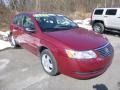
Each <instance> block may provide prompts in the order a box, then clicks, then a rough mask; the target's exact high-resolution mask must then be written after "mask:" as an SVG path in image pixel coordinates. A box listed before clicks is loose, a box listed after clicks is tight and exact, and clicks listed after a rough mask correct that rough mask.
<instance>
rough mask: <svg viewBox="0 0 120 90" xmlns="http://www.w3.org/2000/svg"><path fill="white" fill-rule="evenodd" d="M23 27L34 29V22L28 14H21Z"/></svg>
mask: <svg viewBox="0 0 120 90" xmlns="http://www.w3.org/2000/svg"><path fill="white" fill-rule="evenodd" d="M23 17H24V19H23V27H24V28H29V29H33V30H34V29H35V26H34V23H33V22H32V19H31V18H30V17H28V16H23Z"/></svg>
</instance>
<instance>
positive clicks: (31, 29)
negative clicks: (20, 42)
mask: <svg viewBox="0 0 120 90" xmlns="http://www.w3.org/2000/svg"><path fill="white" fill-rule="evenodd" d="M25 31H27V32H31V33H34V32H35V29H34V28H25Z"/></svg>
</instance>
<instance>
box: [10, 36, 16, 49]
mask: <svg viewBox="0 0 120 90" xmlns="http://www.w3.org/2000/svg"><path fill="white" fill-rule="evenodd" d="M9 41H10V44H11V46H12V48H16V47H17V43H16V41H15V38H14V36H13V35H12V34H10V35H9Z"/></svg>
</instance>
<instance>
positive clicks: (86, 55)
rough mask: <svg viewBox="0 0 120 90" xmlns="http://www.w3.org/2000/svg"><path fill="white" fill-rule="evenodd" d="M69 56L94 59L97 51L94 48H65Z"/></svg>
mask: <svg viewBox="0 0 120 90" xmlns="http://www.w3.org/2000/svg"><path fill="white" fill-rule="evenodd" d="M65 51H66V53H67V55H68V57H69V58H73V59H92V58H96V57H97V56H96V54H95V52H93V51H92V50H89V51H73V50H65Z"/></svg>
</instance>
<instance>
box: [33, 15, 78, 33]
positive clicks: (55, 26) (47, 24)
mask: <svg viewBox="0 0 120 90" xmlns="http://www.w3.org/2000/svg"><path fill="white" fill-rule="evenodd" d="M33 16H34V17H35V19H36V20H37V22H38V23H39V25H40V27H41V29H42V31H43V32H52V31H60V30H71V29H74V28H78V26H77V24H76V23H74V22H73V21H72V20H70V19H68V18H66V17H65V16H63V15H55V14H34V15H33Z"/></svg>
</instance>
